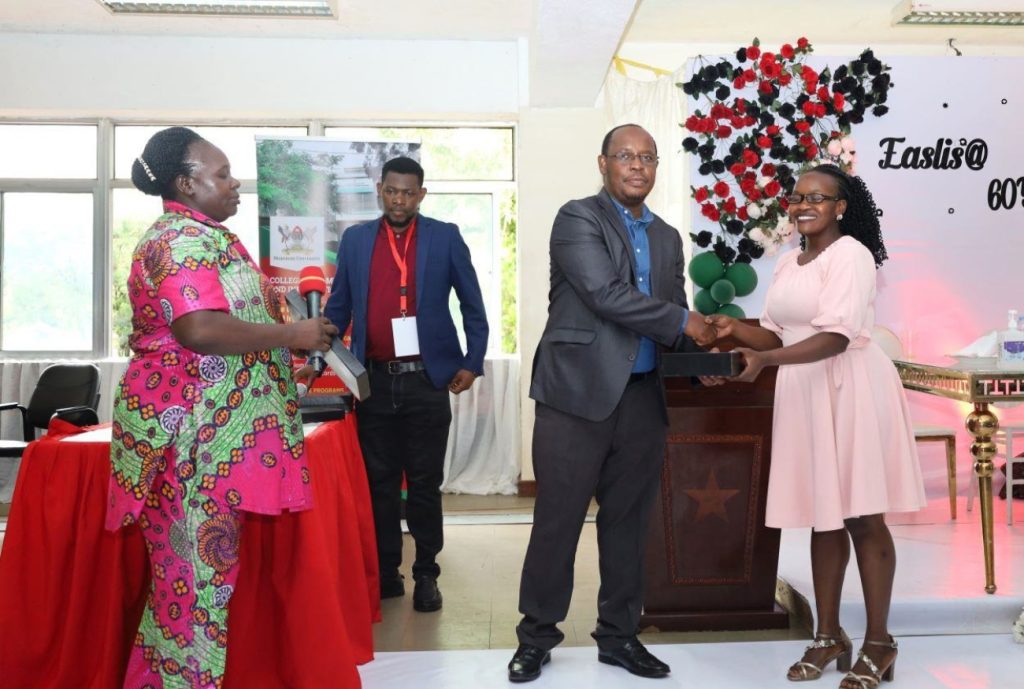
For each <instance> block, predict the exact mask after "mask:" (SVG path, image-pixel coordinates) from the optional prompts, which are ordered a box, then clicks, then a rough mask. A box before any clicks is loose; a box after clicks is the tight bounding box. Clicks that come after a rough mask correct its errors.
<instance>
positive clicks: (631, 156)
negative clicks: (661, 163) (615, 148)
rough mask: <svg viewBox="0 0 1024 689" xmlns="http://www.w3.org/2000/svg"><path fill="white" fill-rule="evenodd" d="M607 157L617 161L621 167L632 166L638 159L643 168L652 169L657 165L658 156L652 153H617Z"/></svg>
mask: <svg viewBox="0 0 1024 689" xmlns="http://www.w3.org/2000/svg"><path fill="white" fill-rule="evenodd" d="M607 157H609V158H615V160H617V161H619V162H620V163H622V164H623V165H632V164H633V161H635V160H637V159H638V158H639V159H640V163H641V165H643V166H644V167H654V166H655V165H657V164H658V156H656V155H654V154H653V153H633V152H632V151H619V152H618V153H613V154H612V155H610V156H607Z"/></svg>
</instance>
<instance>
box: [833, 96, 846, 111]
mask: <svg viewBox="0 0 1024 689" xmlns="http://www.w3.org/2000/svg"><path fill="white" fill-rule="evenodd" d="M832 104H833V105H835V106H836V110H842V109H843V106H844V105H846V96H844V95H843V94H841V93H833V94H832Z"/></svg>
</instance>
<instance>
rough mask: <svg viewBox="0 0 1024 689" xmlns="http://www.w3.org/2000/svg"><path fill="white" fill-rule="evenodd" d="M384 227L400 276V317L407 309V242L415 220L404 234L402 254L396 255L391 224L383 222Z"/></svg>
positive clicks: (409, 240) (396, 250)
mask: <svg viewBox="0 0 1024 689" xmlns="http://www.w3.org/2000/svg"><path fill="white" fill-rule="evenodd" d="M384 227H385V228H386V229H387V232H386V234H387V235H388V244H389V245H390V246H391V257H392V258H393V259H395V265H396V266H398V273H399V276H400V278H399V279H400V282H399V285H398V294H399V298H398V309H399V311H400V312H401V314H402V318H405V315H406V313H407V310H408V302H407V301H406V291H407V290H406V287H407V285H408V284H409V262H408V257H409V242H411V241H412V235H413V233H414V232H416V221H415V220H413V221H412V227H410V228H409V229H408V231H407V233H406V235H405V247H404V248H403V250H402V256H401V257H399V255H398V245H397V244H396V243H395V231H394V230H393V229H391V225H389V224H388V223H387V221H385V222H384Z"/></svg>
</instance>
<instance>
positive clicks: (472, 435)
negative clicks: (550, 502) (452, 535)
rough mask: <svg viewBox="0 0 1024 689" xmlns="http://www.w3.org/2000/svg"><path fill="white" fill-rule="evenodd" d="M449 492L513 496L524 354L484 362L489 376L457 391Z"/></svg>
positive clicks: (447, 475) (448, 458) (446, 465)
mask: <svg viewBox="0 0 1024 689" xmlns="http://www.w3.org/2000/svg"><path fill="white" fill-rule="evenodd" d="M451 399H452V426H451V430H450V431H449V433H448V454H447V455H446V456H445V459H444V476H445V480H444V484H443V485H442V486H441V490H442V491H444V492H445V493H472V494H475V495H491V494H495V493H497V494H500V495H514V494H515V493H516V492H517V490H518V480H519V359H518V358H512V357H508V358H506V357H502V358H498V359H487V360H485V361H484V375H483V377H481V378H477V379H476V382H475V383H474V384H473V387H472V388H470V390H469V391H468V392H464V393H462V394H461V395H452V396H451Z"/></svg>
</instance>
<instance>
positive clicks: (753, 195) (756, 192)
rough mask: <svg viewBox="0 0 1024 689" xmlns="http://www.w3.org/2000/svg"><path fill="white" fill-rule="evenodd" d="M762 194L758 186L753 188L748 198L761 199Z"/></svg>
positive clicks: (752, 199)
mask: <svg viewBox="0 0 1024 689" xmlns="http://www.w3.org/2000/svg"><path fill="white" fill-rule="evenodd" d="M761 196H762V194H761V190H760V189H758V188H757V187H754V188H753V189H751V190H750V193H749V194H747V198H748V199H750V200H751V201H759V200H760V199H761Z"/></svg>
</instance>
